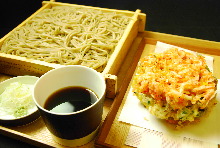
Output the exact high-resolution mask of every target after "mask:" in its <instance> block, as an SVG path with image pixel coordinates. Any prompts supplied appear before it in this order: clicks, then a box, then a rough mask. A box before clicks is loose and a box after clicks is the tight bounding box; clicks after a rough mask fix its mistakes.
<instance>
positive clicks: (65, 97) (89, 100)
mask: <svg viewBox="0 0 220 148" xmlns="http://www.w3.org/2000/svg"><path fill="white" fill-rule="evenodd" d="M97 100H98V97H97V95H96V94H95V93H94V92H93V91H92V90H90V89H88V88H85V87H80V86H70V87H65V88H62V89H59V90H57V91H56V92H54V93H53V94H51V95H50V96H49V97H48V99H47V100H46V102H45V104H44V108H45V109H47V110H49V111H52V112H56V113H72V112H77V111H80V110H82V109H85V108H87V107H89V106H90V105H92V104H93V103H95V102H96V101H97Z"/></svg>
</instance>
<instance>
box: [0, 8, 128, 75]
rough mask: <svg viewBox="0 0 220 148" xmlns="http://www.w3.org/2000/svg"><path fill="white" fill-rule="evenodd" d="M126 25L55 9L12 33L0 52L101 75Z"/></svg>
mask: <svg viewBox="0 0 220 148" xmlns="http://www.w3.org/2000/svg"><path fill="white" fill-rule="evenodd" d="M129 21H130V17H128V16H125V15H121V14H117V13H103V12H101V11H98V10H92V9H85V8H75V7H70V6H56V7H52V8H51V9H44V10H43V11H42V12H41V13H39V14H37V15H36V16H35V17H33V18H32V19H31V20H29V21H28V22H27V23H26V24H25V25H24V26H22V27H20V28H18V29H17V30H15V31H14V32H13V33H12V34H11V35H10V36H9V37H8V38H7V39H6V40H5V41H4V43H3V45H2V48H1V50H0V52H3V53H7V54H12V55H18V56H22V57H26V58H29V59H35V60H41V61H45V62H49V63H57V64H62V65H84V66H88V67H91V68H93V69H96V70H98V71H102V70H103V69H104V67H105V65H106V63H107V61H108V59H109V57H110V55H111V54H112V52H113V51H114V49H115V47H116V45H117V43H118V41H119V40H120V38H121V37H122V35H123V33H124V30H125V28H126V26H127V24H128V23H129Z"/></svg>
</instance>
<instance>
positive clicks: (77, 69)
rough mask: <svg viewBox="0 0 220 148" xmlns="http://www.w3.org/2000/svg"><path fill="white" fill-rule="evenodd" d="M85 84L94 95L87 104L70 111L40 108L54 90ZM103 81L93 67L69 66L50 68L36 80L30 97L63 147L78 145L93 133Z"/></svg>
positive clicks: (100, 107) (100, 106)
mask: <svg viewBox="0 0 220 148" xmlns="http://www.w3.org/2000/svg"><path fill="white" fill-rule="evenodd" d="M69 86H81V87H86V88H88V89H90V90H92V91H93V92H95V94H96V95H97V97H98V100H97V101H96V102H95V103H94V104H92V105H91V106H89V107H87V108H84V109H82V110H79V111H76V112H72V113H55V112H52V111H49V110H47V109H45V108H44V105H45V102H46V100H47V99H48V97H49V96H50V95H51V94H53V93H54V92H55V91H57V90H59V89H62V88H65V87H69ZM105 91H106V84H105V79H104V77H103V76H102V74H100V73H98V72H97V71H95V70H94V69H91V68H88V67H85V66H79V65H72V66H64V67H61V68H57V69H53V70H51V71H49V72H47V73H46V74H44V75H43V76H41V77H40V79H38V81H37V82H36V84H35V87H34V92H33V98H34V101H35V103H36V105H37V107H38V109H39V111H40V114H41V116H42V118H43V120H44V122H45V125H46V126H47V128H48V130H49V131H50V132H51V133H52V136H53V139H54V140H55V141H56V142H57V143H59V144H61V145H64V146H70V147H71V146H80V145H84V144H86V143H88V142H90V141H91V140H92V139H93V138H94V137H95V136H96V134H97V131H98V129H99V125H100V123H101V120H102V113H103V101H104V97H105Z"/></svg>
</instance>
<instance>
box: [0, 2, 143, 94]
mask: <svg viewBox="0 0 220 148" xmlns="http://www.w3.org/2000/svg"><path fill="white" fill-rule="evenodd" d="M54 6H71V7H73V8H86V9H92V10H100V11H102V12H116V13H118V14H124V15H127V16H129V17H131V20H130V22H129V24H128V25H127V27H126V29H125V31H124V34H123V36H122V37H121V39H120V41H119V42H118V45H117V46H116V47H115V50H114V52H113V53H112V55H111V57H110V59H109V61H108V63H107V65H106V67H105V68H104V70H103V72H102V73H103V74H104V75H105V74H106V75H105V77H106V79H107V90H108V91H107V96H108V97H109V98H114V96H115V93H116V91H117V73H118V70H119V68H120V67H121V63H122V61H123V60H124V58H125V56H126V54H127V53H128V50H129V47H130V46H131V43H132V42H133V40H134V39H135V37H136V36H137V34H138V32H143V31H144V29H145V24H146V14H144V13H141V11H140V10H138V9H137V10H136V11H135V12H133V11H127V10H116V9H108V8H99V7H91V6H83V5H76V4H68V3H60V2H52V1H44V2H43V6H42V7H41V8H40V9H39V10H37V11H36V12H35V13H34V14H32V15H31V16H30V17H29V18H27V19H26V20H25V21H24V22H22V23H21V24H20V25H18V26H17V27H16V28H14V29H13V30H12V31H11V32H9V33H8V34H7V35H5V36H4V37H3V38H2V39H0V47H1V46H2V44H3V42H4V40H5V39H7V37H8V36H10V34H12V33H13V32H14V31H15V30H16V29H18V28H20V27H22V26H24V25H25V23H27V22H28V21H29V20H31V19H32V18H33V17H35V16H36V15H37V14H38V13H40V12H41V11H42V10H44V9H49V8H51V7H54ZM0 66H1V67H2V68H1V73H4V74H8V75H15V76H16V75H24V74H26V75H27V74H31V75H35V76H40V75H42V74H44V73H46V72H47V71H49V70H51V69H53V68H57V67H60V66H61V65H59V64H52V63H47V62H43V61H39V60H32V59H27V58H25V57H19V56H15V55H10V54H4V53H0Z"/></svg>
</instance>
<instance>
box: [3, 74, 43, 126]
mask: <svg viewBox="0 0 220 148" xmlns="http://www.w3.org/2000/svg"><path fill="white" fill-rule="evenodd" d="M38 79H39V78H38V77H35V76H17V77H13V78H10V79H7V80H5V81H3V82H1V83H0V95H1V94H2V93H3V92H4V91H5V88H6V87H8V86H9V85H10V84H11V83H14V82H20V83H22V84H25V85H26V86H28V87H29V88H31V91H33V88H34V85H35V83H36V81H37V80H38ZM31 96H32V95H31ZM39 116H40V114H39V112H38V109H37V107H36V106H35V105H34V107H33V108H31V109H30V110H28V114H27V115H25V116H22V117H18V118H16V117H13V116H7V115H6V116H0V125H8V126H20V125H25V124H28V123H30V122H32V121H34V120H36V119H37V118H38V117H39Z"/></svg>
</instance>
